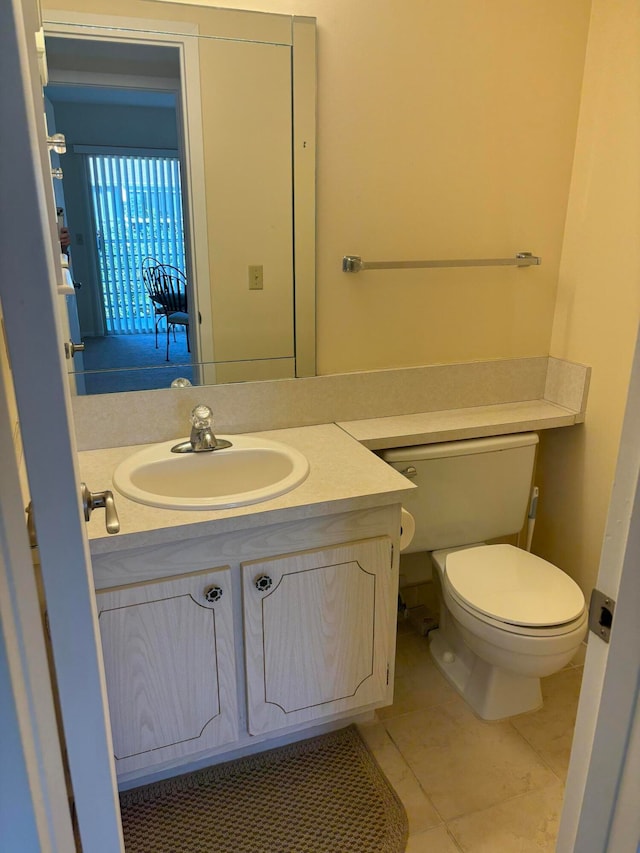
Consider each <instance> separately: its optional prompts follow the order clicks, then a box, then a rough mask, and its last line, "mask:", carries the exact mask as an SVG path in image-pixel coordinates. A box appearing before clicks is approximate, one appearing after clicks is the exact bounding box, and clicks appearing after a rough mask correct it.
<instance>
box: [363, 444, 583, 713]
mask: <svg viewBox="0 0 640 853" xmlns="http://www.w3.org/2000/svg"><path fill="white" fill-rule="evenodd" d="M537 443H538V436H537V435H536V434H535V433H520V434H518V435H505V436H498V437H495V438H478V439H470V440H465V441H450V442H446V443H441V444H430V445H420V446H418V447H415V446H414V447H404V448H398V449H394V450H385V451H382V452H381V454H380V455H381V456H382V458H383V459H384V460H385V461H386V462H388V463H389V464H390V465H392V466H393V467H394V468H396V469H397V470H399V471H401V472H402V473H404V474H405V475H406V476H408V477H410V478H411V480H412V482H414V483H415V484H416V486H417V487H418V488H417V489H416V490H415V492H412V493H411V494H410V495H409V496H408V497H407V498H406V500H405V502H404V504H405V508H406V509H407V510H408V511H409V512H410V513H411V514H412V515H413V517H414V519H415V525H416V530H415V536H414V539H413V541H412V542H411V545H410V546H409V548H408V549H407V550H408V551H429V552H431V562H432V565H433V567H434V569H435V571H434V573H433V576H434V581H435V583H436V587H437V589H438V598H439V602H440V620H439V628H438V629H437V630H434V631H432V632H431V633H430V634H429V644H430V650H431V654H432V655H433V658H434V660H435V662H436V665H437V666H438V668H439V669H440V671H441V672H442V673H443V675H444V676H445V677H446V678H447V679H448V680H449V681H450V683H451V684H452V685H453V686H454V687H455V688H456V690H457V691H458V692H459V693H460V694H461V695H462V696H463V697H464V699H465V700H466V701H467V702H468V703H469V705H471V707H472V708H473V710H474V711H475V712H476V714H478V716H480V717H482V718H483V719H485V720H497V719H502V718H504V717H510V716H512V715H514V714H522V713H524V712H525V711H531V710H534V709H535V708H539V707H540V706H541V705H542V694H541V691H540V678H541V677H542V676H545V675H551V674H552V673H554V672H557V671H558V670H559V669H561V668H562V667H563V666H564V665H565V664H567V663H568V662H569V661H570V660H571V659H572V657H573V656H574V655H575V653H576V652H577V650H578V647H579V645H580V643H581V642H582V640H583V639H584V636H585V633H586V630H587V610H586V607H585V601H584V596H583V595H582V591H581V590H580V587H579V586H578V585H577V584H576V583H575V582H574V581H573V580H572V579H571V578H570V577H569V576H568V575H566V574H565V573H564V572H562V571H561V570H560V569H559V568H557V566H554V565H552V564H551V563H548V562H547V561H546V560H543V559H541V558H540V557H536V556H535V555H533V554H531V553H529V552H527V551H523V550H521V549H519V548H516V547H514V546H512V545H485V544H483V543H484V542H485V541H486V540H488V539H496V538H499V537H503V536H508V535H511V534H515V533H517V532H518V531H520V530H521V528H522V527H523V524H524V521H525V517H526V513H527V508H528V504H529V495H530V490H531V480H532V475H533V466H534V460H535V452H536V446H537Z"/></svg>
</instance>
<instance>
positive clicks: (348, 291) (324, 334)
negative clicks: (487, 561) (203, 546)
mask: <svg viewBox="0 0 640 853" xmlns="http://www.w3.org/2000/svg"><path fill="white" fill-rule="evenodd" d="M100 3H102V8H104V9H106V10H107V11H110V12H111V13H113V14H127V13H128V14H129V15H132V14H141V10H143V9H144V10H145V11H144V14H147V15H151V16H153V15H154V14H155V15H157V16H158V17H160V15H159V13H158V11H157V10H158V9H159V7H160V5H161V4H160V3H153V2H138V3H135V4H134V3H132V2H129V0H127V2H124V0H112V1H111V0H110V2H106V0H105V2H102V0H92V2H91V3H90V4H89V3H87V2H84V0H83V2H80V0H45V2H44V4H43V5H44V6H45V8H50V7H59V8H60V7H62V8H74V7H75V8H77V9H84V10H88V9H89V8H91V9H92V10H95V9H96V8H98V7H99V5H100ZM216 5H218V6H227V7H235V8H242V7H247V6H249V7H251V8H253V9H256V10H262V11H272V12H280V13H286V14H290V13H293V14H301V15H310V16H315V17H317V19H318V46H319V50H318V128H319V131H318V227H317V232H318V234H317V236H318V315H317V328H318V370H319V372H320V373H323V374H326V373H335V372H343V371H350V370H357V369H367V368H381V367H396V366H405V365H406V366H408V365H419V364H430V363H440V362H451V361H467V360H474V359H491V358H510V357H518V356H536V355H547V354H548V351H549V341H550V337H551V327H552V321H553V311H554V305H555V297H556V285H557V278H558V266H559V262H560V252H561V245H562V232H563V225H564V220H565V215H566V203H567V197H568V187H569V179H570V174H571V165H572V158H573V151H574V143H575V129H576V122H577V114H578V104H579V95H580V86H581V80H582V70H583V64H584V50H585V44H586V35H587V27H588V18H589V8H590V2H589V0H563V2H562V3H558V2H557V0H518V2H513V0H488V2H484V3H478V2H477V0H380V2H376V3H375V4H372V3H370V2H368V0H349V2H348V3H345V2H343V0H251V2H247V0H222V2H217V0H216ZM185 8H186V9H188V8H189V7H185ZM163 12H164V16H167V15H168V14H169V12H168V10H163ZM186 14H187V12H186V11H185V15H186ZM188 14H189V16H190V17H193V16H194V14H195V13H194V11H193V10H192V9H191V10H189V12H188ZM171 17H174V18H175V15H173V12H172V14H171ZM517 251H533V252H535V253H537V254H539V255H541V256H542V258H543V265H542V266H541V267H540V268H535V269H520V270H518V269H508V268H506V269H495V268H494V269H473V270H462V271H461V270H445V271H442V270H432V271H409V272H400V273H398V272H377V273H376V272H369V273H361V274H358V275H346V274H344V273H342V271H341V259H342V257H343V255H345V254H360V255H362V257H363V258H365V260H366V259H367V258H368V259H370V260H389V259H391V260H393V259H411V258H414V259H421V258H438V257H440V258H452V257H453V258H455V257H461V258H464V257H467V258H469V257H499V256H511V255H514V254H515V253H516V252H517Z"/></svg>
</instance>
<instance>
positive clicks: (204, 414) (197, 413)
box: [191, 403, 213, 429]
mask: <svg viewBox="0 0 640 853" xmlns="http://www.w3.org/2000/svg"><path fill="white" fill-rule="evenodd" d="M212 423H213V412H212V411H211V409H210V408H209V406H205V405H204V404H203V403H200V404H199V405H197V406H195V408H194V409H193V410H192V412H191V424H192V425H193V426H194V427H195V428H196V429H207V428H208V427H210V426H211V425H212Z"/></svg>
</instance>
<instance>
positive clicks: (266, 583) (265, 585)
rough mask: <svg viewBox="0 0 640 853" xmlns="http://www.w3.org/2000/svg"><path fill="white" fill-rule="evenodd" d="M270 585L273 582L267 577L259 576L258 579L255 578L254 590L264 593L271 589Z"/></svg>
mask: <svg viewBox="0 0 640 853" xmlns="http://www.w3.org/2000/svg"><path fill="white" fill-rule="evenodd" d="M272 585H273V581H272V580H271V578H270V577H269V575H260V577H259V578H256V589H258V590H260V592H266V591H267V590H268V589H271V587H272Z"/></svg>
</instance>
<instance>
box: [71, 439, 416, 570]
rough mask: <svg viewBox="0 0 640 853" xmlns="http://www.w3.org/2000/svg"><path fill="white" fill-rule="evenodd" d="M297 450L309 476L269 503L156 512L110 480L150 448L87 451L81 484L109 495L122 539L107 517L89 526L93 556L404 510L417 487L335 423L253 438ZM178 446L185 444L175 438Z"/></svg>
mask: <svg viewBox="0 0 640 853" xmlns="http://www.w3.org/2000/svg"><path fill="white" fill-rule="evenodd" d="M253 434H254V435H256V436H261V437H263V438H270V439H273V440H275V441H280V442H282V443H284V444H288V445H290V446H291V447H295V448H296V449H297V450H300V451H301V452H302V453H304V455H305V456H306V457H307V459H308V460H309V466H310V470H309V475H308V477H307V479H306V480H305V481H304V482H303V483H301V484H300V485H299V486H298V487H297V488H295V489H293V490H292V491H290V492H287V494H284V495H280V496H279V497H277V498H273V499H272V500H268V501H262V502H261V503H258V504H252V505H249V506H241V507H234V508H232V509H224V510H172V509H159V508H157V507H151V506H146V505H145V504H140V503H136V502H135V501H131V500H129V499H128V498H125V497H124V496H123V495H121V494H120V493H119V492H118V491H117V490H116V489H115V488H114V486H113V481H112V473H113V471H114V469H115V468H116V466H117V465H118V464H119V462H121V461H122V460H123V459H125V458H126V457H127V456H129V455H131V454H132V453H135V452H136V451H137V450H140V449H141V448H142V447H144V446H145V445H135V446H129V447H114V448H107V449H104V450H86V451H82V452H80V453H79V454H78V457H79V463H80V473H81V479H82V481H83V482H85V483H86V484H87V486H88V487H89V489H90V490H91V491H102V490H103V489H112V490H113V494H114V498H115V502H116V508H117V510H118V515H119V518H120V533H117V534H115V535H109V534H107V532H106V530H105V519H104V512H103V511H102V510H97V511H95V512H94V513H93V515H92V517H91V520H90V521H89V523H88V525H87V529H88V535H89V543H90V547H91V553H92V554H103V553H111V552H114V551H120V550H124V549H128V548H135V547H141V546H145V545H151V544H161V543H163V542H168V541H175V539H176V533H177V530H178V529H179V535H180V536H182V537H184V538H191V537H200V536H208V535H213V534H217V533H225V532H228V531H231V530H238V529H241V528H242V527H246V526H247V522H248V520H249V519H250V525H251V526H252V527H259V526H263V525H267V524H275V523H279V522H284V521H293V520H296V519H302V518H309V517H312V516H322V515H330V514H333V513H337V512H348V511H351V510H356V509H364V508H367V507H374V506H383V505H385V504H392V503H401V502H402V498H403V495H404V494H406V493H407V492H409V491H411V490H412V489H413V488H415V486H413V485H412V484H411V483H410V482H409V481H408V480H407V479H406V478H405V477H403V476H402V475H401V474H398V472H397V471H395V470H394V469H393V468H391V467H390V466H389V465H387V464H386V463H385V462H383V461H382V460H381V459H379V458H378V457H377V456H376V455H375V454H373V453H371V451H369V450H367V449H366V448H365V447H363V446H362V445H361V444H360V443H359V442H358V441H357V440H355V439H354V438H352V437H351V436H350V435H348V434H347V433H346V432H345V431H344V430H343V429H341V428H340V427H339V426H337V425H336V424H321V425H319V426H307V427H299V428H293V429H282V430H272V431H269V432H256V433H253ZM176 440H177V441H179V440H180V437H177V439H176Z"/></svg>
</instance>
